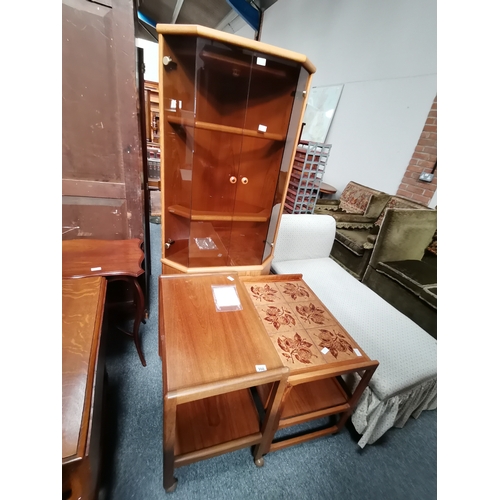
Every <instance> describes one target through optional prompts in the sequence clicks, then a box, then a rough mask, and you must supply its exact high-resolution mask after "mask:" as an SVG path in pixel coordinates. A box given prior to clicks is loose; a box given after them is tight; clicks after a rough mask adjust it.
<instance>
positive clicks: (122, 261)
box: [62, 238, 144, 278]
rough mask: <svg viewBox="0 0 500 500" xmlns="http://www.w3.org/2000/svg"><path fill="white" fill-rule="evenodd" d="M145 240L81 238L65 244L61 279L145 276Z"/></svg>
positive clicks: (63, 246) (63, 243)
mask: <svg viewBox="0 0 500 500" xmlns="http://www.w3.org/2000/svg"><path fill="white" fill-rule="evenodd" d="M141 244H142V241H141V240H140V239H138V238H133V239H129V240H92V239H84V238H78V239H74V240H63V242H62V277H63V278H82V277H86V276H120V275H126V276H132V277H136V278H137V277H138V276H140V275H141V274H143V273H144V269H142V267H141V264H142V261H143V260H144V252H143V251H142V248H141Z"/></svg>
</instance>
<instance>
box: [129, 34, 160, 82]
mask: <svg viewBox="0 0 500 500" xmlns="http://www.w3.org/2000/svg"><path fill="white" fill-rule="evenodd" d="M135 45H136V47H141V48H142V49H144V65H145V66H146V72H145V73H144V80H149V81H150V82H158V81H159V80H158V68H159V66H158V65H159V61H158V44H157V43H155V42H150V41H149V40H143V39H142V38H136V39H135Z"/></svg>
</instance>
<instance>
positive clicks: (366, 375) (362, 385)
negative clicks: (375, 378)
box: [337, 366, 377, 432]
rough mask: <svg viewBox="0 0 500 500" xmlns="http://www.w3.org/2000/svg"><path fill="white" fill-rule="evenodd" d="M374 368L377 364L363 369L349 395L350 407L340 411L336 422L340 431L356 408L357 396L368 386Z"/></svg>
mask: <svg viewBox="0 0 500 500" xmlns="http://www.w3.org/2000/svg"><path fill="white" fill-rule="evenodd" d="M376 368H377V366H374V367H371V368H367V369H366V370H365V372H364V374H363V376H362V377H361V380H360V381H359V384H358V385H357V387H356V389H354V392H353V394H352V396H351V399H350V400H349V406H350V409H349V410H348V411H346V412H344V413H342V415H341V417H340V420H339V421H338V423H337V428H338V431H340V430H341V429H342V428H343V427H344V425H345V423H346V422H347V419H348V418H349V417H350V416H351V414H352V412H353V411H354V410H355V409H356V406H357V404H358V401H359V398H360V397H361V394H363V391H364V390H365V389H366V387H367V386H368V383H369V382H370V380H371V378H372V375H373V373H374V372H375V369H376ZM338 431H337V432H338Z"/></svg>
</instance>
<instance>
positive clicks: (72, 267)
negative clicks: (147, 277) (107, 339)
mask: <svg viewBox="0 0 500 500" xmlns="http://www.w3.org/2000/svg"><path fill="white" fill-rule="evenodd" d="M141 245H142V241H141V240H139V239H137V238H134V239H130V240H92V239H74V240H63V242H62V277H63V278H83V277H88V276H105V277H106V278H107V279H108V281H118V280H122V281H128V282H130V283H131V284H132V285H133V290H134V295H135V303H136V304H135V306H136V312H135V319H134V329H133V332H132V333H129V332H126V331H124V330H122V331H124V333H126V334H127V335H130V336H131V337H132V338H133V339H134V343H135V347H136V349H137V352H138V354H139V359H140V360H141V363H142V365H143V366H146V360H145V358H144V354H143V353H142V349H141V344H140V340H139V326H140V324H141V321H143V320H144V318H145V309H144V293H143V291H142V288H141V285H140V283H139V281H138V279H137V278H138V277H139V276H141V274H143V273H144V269H142V267H141V264H142V261H143V260H144V252H143V251H142V248H141Z"/></svg>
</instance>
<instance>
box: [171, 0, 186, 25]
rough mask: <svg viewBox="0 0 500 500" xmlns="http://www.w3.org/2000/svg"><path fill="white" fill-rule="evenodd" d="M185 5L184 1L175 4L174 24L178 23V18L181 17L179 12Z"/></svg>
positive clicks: (178, 0)
mask: <svg viewBox="0 0 500 500" xmlns="http://www.w3.org/2000/svg"><path fill="white" fill-rule="evenodd" d="M183 3H184V0H177V3H176V4H175V7H174V13H173V14H172V24H175V23H176V21H177V17H178V16H179V12H180V11H181V8H182V4H183Z"/></svg>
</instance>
